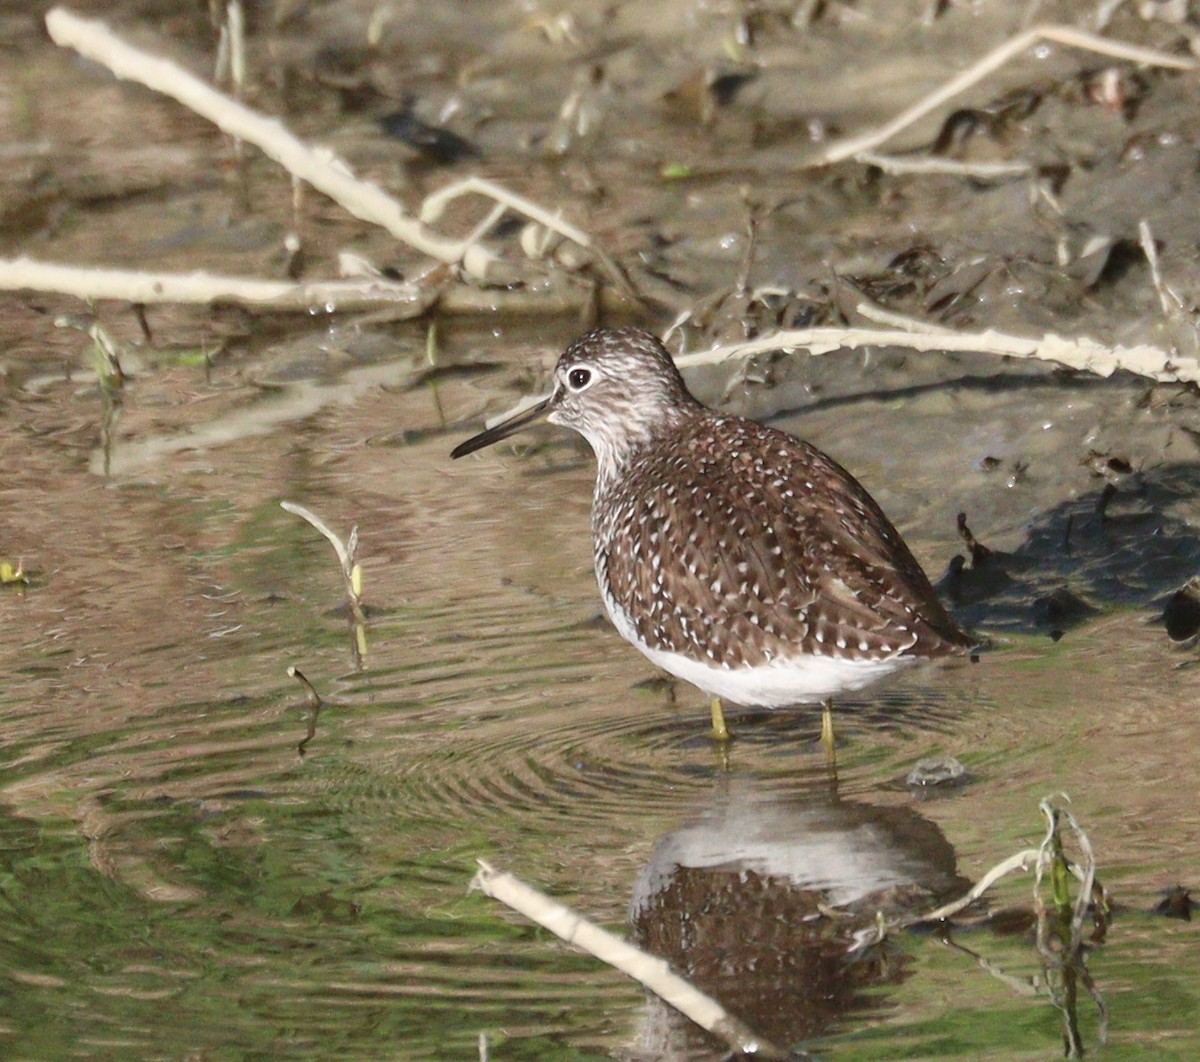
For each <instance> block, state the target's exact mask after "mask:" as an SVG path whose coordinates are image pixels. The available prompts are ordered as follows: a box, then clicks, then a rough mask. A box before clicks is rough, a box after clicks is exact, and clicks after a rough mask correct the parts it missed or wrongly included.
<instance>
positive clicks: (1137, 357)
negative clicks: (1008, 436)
mask: <svg viewBox="0 0 1200 1062" xmlns="http://www.w3.org/2000/svg"><path fill="white" fill-rule="evenodd" d="M867 346H871V347H906V348H908V349H910V350H938V351H947V352H958V353H970V352H974V353H980V354H999V355H1001V356H1003V357H1007V358H1035V359H1037V360H1039V361H1052V362H1056V363H1057V364H1059V365H1065V366H1067V367H1068V368H1072V369H1079V370H1081V371H1084V372H1092V373H1095V374H1096V375H1097V376H1111V375H1112V374H1113V373H1114V372H1116V371H1117V370H1118V369H1123V370H1125V371H1126V372H1132V373H1135V374H1136V375H1138V376H1145V377H1148V378H1149V379H1152V380H1159V381H1162V382H1190V383H1196V382H1200V362H1197V361H1196V360H1195V359H1194V358H1186V357H1179V356H1176V355H1172V354H1170V353H1169V352H1168V351H1165V350H1162V349H1161V348H1159V347H1151V346H1146V345H1138V346H1133V347H1122V346H1114V347H1110V346H1106V345H1105V344H1103V343H1098V342H1097V341H1096V340H1094V339H1088V338H1087V337H1086V336H1081V337H1077V338H1071V337H1069V336H1056V335H1054V334H1052V333H1047V334H1046V335H1044V336H1041V337H1040V338H1028V337H1025V336H1014V335H1009V334H1007V333H1005V332H997V331H995V330H993V329H988V330H987V331H985V332H947V331H944V330H942V329H940V328H933V329H930V330H928V331H926V332H914V331H911V330H908V329H904V330H901V329H876V328H797V329H792V330H788V331H784V332H775V333H773V334H771V335H766V336H760V337H759V338H757V339H753V340H750V341H748V342H746V343H734V344H731V345H729V346H724V347H714V348H713V349H712V350H705V351H699V352H697V353H694V354H683V355H680V356H679V357H678V358H676V359H675V363H676V364H677V365H678V366H679V367H680V368H687V367H688V366H691V365H709V364H712V363H714V362H719V361H724V360H725V359H726V358H745V357H749V356H750V355H752V354H760V353H763V352H765V351H768V350H797V349H800V348H804V349H806V350H808V352H809V353H810V354H814V355H816V354H828V353H830V351H834V350H840V349H842V348H845V347H850V348H852V349H853V348H858V347H867Z"/></svg>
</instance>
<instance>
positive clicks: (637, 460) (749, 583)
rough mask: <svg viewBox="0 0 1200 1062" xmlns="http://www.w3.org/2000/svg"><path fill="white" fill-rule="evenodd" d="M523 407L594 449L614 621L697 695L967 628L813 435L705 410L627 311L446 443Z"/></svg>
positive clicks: (812, 671)
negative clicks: (515, 405) (533, 401)
mask: <svg viewBox="0 0 1200 1062" xmlns="http://www.w3.org/2000/svg"><path fill="white" fill-rule="evenodd" d="M539 420H548V421H550V422H551V423H552V424H560V425H562V426H563V427H566V428H572V429H574V430H575V431H577V432H579V433H580V434H581V435H582V436H583V437H584V438H585V439H587V441H588V442H589V443H590V444H591V447H592V449H593V450H594V451H595V454H596V462H597V472H596V488H595V495H594V498H593V502H592V539H593V548H594V554H595V565H596V579H597V580H598V582H599V584H600V593H601V596H602V597H603V598H604V605H605V608H606V609H607V610H608V614H609V616H610V617H611V619H612V621H613V624H614V625H615V626H616V628H617V630H618V631H619V632H620V634H621V635H622V637H624V638H625V639H626V640H627V641H630V642H632V643H633V644H634V645H635V646H636V647H637V648H638V649H639V650H641V652H642V653H644V654H645V655H646V656H647V657H648V658H649V659H650V660H651V661H653V662H654V663H655V664H657V665H658V666H659V667H661V668H663V669H664V670H665V671H668V672H670V673H671V674H672V675H675V676H678V677H679V678H682V679H685V680H686V681H688V682H690V683H692V684H693V685H695V686H698V687H699V688H700V689H702V690H704V691H705V692H706V693H708V694H709V695H710V696H711V697H712V712H713V730H714V733H715V734H716V736H717V737H719V738H724V737H728V731H727V730H726V728H725V723H724V717H723V713H722V712H721V703H720V702H721V698H724V699H726V700H729V701H733V702H735V703H737V704H743V705H748V706H753V707H768V708H776V707H782V706H784V705H792V704H802V703H814V702H818V701H819V702H823V703H824V704H825V713H824V719H823V727H822V737H823V739H824V740H825V741H826V742H827V744H828V747H829V749H830V750H832V742H833V731H832V720H831V717H830V700H831V698H833V697H834V696H835V695H837V694H840V693H843V692H846V691H849V690H857V689H861V688H862V687H864V686H866V685H868V684H870V683H872V682H874V681H876V680H877V679H880V678H883V677H884V676H885V675H888V674H890V673H892V672H894V671H896V670H897V669H899V668H902V667H904V666H906V665H910V664H914V663H917V662H919V661H922V660H930V659H935V658H939V657H949V656H963V655H966V654H968V653H969V652H970V651H971V650H972V649H973V648H974V646H975V644H976V643H975V641H974V640H973V639H972V638H971V637H970V636H969V635H967V634H966V633H965V632H963V631H962V630H960V629H959V627H958V626H957V625H956V624H955V623H954V621H953V620H952V619H951V618H950V616H949V615H948V614H947V613H946V610H945V609H944V608H943V607H942V605H941V603H940V602H939V601H938V599H937V595H936V593H935V592H934V590H933V587H932V586H931V585H930V583H929V579H928V577H927V576H926V575H925V573H924V572H923V571H922V570H921V566H920V565H919V564H918V563H917V561H916V559H915V558H914V557H913V555H912V553H911V552H910V551H909V548H908V546H906V545H905V544H904V540H903V539H902V538H901V537H900V533H899V532H898V531H897V530H896V529H895V527H893V526H892V523H891V521H890V520H888V518H887V516H885V515H884V512H883V510H882V509H881V508H880V507H879V505H878V504H876V502H875V500H874V499H873V498H872V497H871V496H870V495H869V494H868V493H867V492H866V490H865V489H864V488H863V486H862V485H861V484H860V483H859V482H858V481H857V480H856V479H855V478H854V477H853V476H852V475H850V473H849V472H847V471H846V470H845V469H844V468H842V467H841V465H839V464H837V463H836V462H835V461H834V460H833V459H832V458H830V457H828V456H827V455H826V454H824V453H822V452H821V451H820V450H818V449H817V448H816V447H815V446H813V445H812V444H811V443H807V442H804V441H803V440H801V439H797V438H795V437H794V436H791V435H788V434H786V433H784V432H781V431H778V430H776V429H774V428H769V427H766V426H765V425H762V424H759V423H757V422H755V421H752V420H747V419H746V418H744V417H739V416H733V415H730V414H726V413H722V412H720V411H718V410H714V409H710V408H708V407H707V406H705V405H703V404H701V403H700V402H698V401H697V400H696V399H695V398H694V397H692V395H691V393H690V392H689V391H688V389H687V387H686V385H685V384H684V382H683V377H682V376H680V374H679V370H678V369H677V368H676V367H675V363H674V362H673V361H672V360H671V356H670V355H669V354H668V353H667V351H666V350H665V349H664V347H663V346H662V344H661V343H660V342H659V341H658V340H657V339H656V338H655V337H654V336H653V335H651V334H650V333H649V332H646V331H644V330H642V329H640V328H617V329H597V330H595V331H592V332H589V333H587V334H586V335H584V336H582V337H581V338H580V339H578V340H576V341H575V342H574V343H572V344H571V346H570V347H568V348H567V350H566V352H565V353H564V354H563V355H562V357H561V358H559V360H558V364H557V366H556V367H555V370H554V390H553V392H552V393H551V394H550V395H549V396H548V397H547V398H546V399H544V400H543V401H541V402H539V403H538V404H537V405H535V406H533V407H531V408H530V409H527V410H524V411H522V412H521V413H518V414H516V415H515V416H512V417H509V418H508V419H507V420H505V421H503V422H501V423H499V424H496V425H495V426H494V427H491V428H489V429H487V430H486V431H483V432H481V433H480V434H478V435H476V436H474V437H473V438H471V439H468V440H467V441H466V442H464V443H461V444H460V445H459V446H457V447H455V449H454V451H453V452H452V454H451V456H452V457H462V456H463V455H464V454H469V453H472V452H473V451H475V450H478V449H480V448H482V447H484V446H488V445H490V444H491V443H494V442H497V441H498V440H500V439H503V438H506V437H507V436H509V435H512V434H513V433H514V432H517V431H519V430H521V429H522V428H524V427H526V426H528V425H530V424H533V423H534V422H536V421H539Z"/></svg>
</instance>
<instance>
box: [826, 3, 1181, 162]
mask: <svg viewBox="0 0 1200 1062" xmlns="http://www.w3.org/2000/svg"><path fill="white" fill-rule="evenodd" d="M1043 41H1052V42H1054V43H1055V44H1063V45H1066V46H1067V47H1071V48H1082V49H1084V50H1085V51H1089V52H1096V53H1097V54H1099V55H1107V56H1111V57H1112V58H1114V59H1124V60H1127V61H1129V62H1131V63H1142V64H1144V65H1146V66H1162V67H1167V68H1169V69H1172V70H1195V69H1196V68H1197V63H1196V61H1195V60H1193V59H1186V58H1183V57H1181V56H1178V55H1169V54H1168V53H1166V52H1160V51H1158V50H1157V49H1154V48H1142V47H1139V46H1138V45H1134V44H1126V43H1125V42H1124V41H1114V40H1109V39H1108V38H1107V37H1100V36H1097V35H1096V34H1094V33H1088V32H1086V31H1084V30H1080V29H1075V28H1074V27H1073V26H1034V27H1032V28H1031V29H1028V30H1026V31H1025V32H1024V33H1020V34H1018V35H1017V36H1016V37H1013V38H1012V39H1011V40H1008V41H1005V43H1004V44H1002V45H1000V46H999V47H998V48H995V49H993V50H992V51H990V52H988V54H987V55H985V56H983V58H981V59H978V60H976V61H975V62H974V63H972V64H971V65H970V66H969V67H967V69H966V70H964V71H963V72H962V73H961V74H957V75H956V76H955V77H952V78H951V79H950V80H949V81H947V82H946V83H945V84H944V85H942V86H941V87H940V88H938V89H937V90H936V91H934V92H931V93H930V94H929V95H927V96H925V97H924V98H922V99H920V100H918V101H917V102H916V103H914V104H912V105H911V106H909V107H906V108H905V109H904V110H903V111H901V112H900V113H899V114H898V115H896V117H894V118H892V119H891V120H890V121H888V122H885V123H884V124H883V125H880V126H877V127H876V128H874V129H869V130H867V131H866V132H865V133H860V134H859V135H858V136H852V137H847V138H846V139H844V140H835V141H834V142H833V143H831V144H829V145H828V146H826V148H825V149H824V151H822V152H821V153H820V154H819V155H818V156H817V157H816V158H815V159H813V160H812V161H811V162H810V163H809V165H810V166H824V165H827V164H829V163H832V162H841V161H842V160H843V159H848V158H854V157H857V156H859V155H861V153H862V152H864V151H870V150H871V149H872V148H876V147H878V146H879V145H880V144H883V143H886V142H887V141H888V140H891V138H892V137H894V136H895V135H896V134H897V133H899V132H901V131H902V130H904V129H907V128H908V127H909V126H910V125H913V124H914V123H916V122H918V121H920V120H921V119H922V118H924V117H925V116H926V115H927V114H929V113H931V112H932V111H935V110H937V108H938V107H940V106H941V105H942V104H943V103H945V102H946V101H947V100H950V99H953V98H954V97H955V96H957V95H958V94H959V93H961V92H965V91H966V90H967V89H969V88H971V87H972V86H973V85H975V84H977V83H978V82H980V81H982V80H983V79H984V78H985V77H987V76H988V75H989V74H991V73H992V72H993V71H995V70H998V69H999V68H1000V67H1002V66H1003V65H1004V64H1005V63H1007V62H1008V61H1009V60H1010V59H1012V58H1014V57H1015V56H1018V55H1020V54H1021V53H1022V52H1024V51H1026V49H1028V48H1032V47H1033V46H1034V45H1035V44H1040V43H1041V42H1043Z"/></svg>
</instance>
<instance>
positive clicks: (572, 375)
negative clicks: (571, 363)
mask: <svg viewBox="0 0 1200 1062" xmlns="http://www.w3.org/2000/svg"><path fill="white" fill-rule="evenodd" d="M591 382H592V374H591V371H590V370H588V369H572V370H571V371H570V372H569V373H567V383H568V384H569V385H570V387H571V390H572V391H582V390H583V389H584V388H585V387H587V385H588V384H590V383H591Z"/></svg>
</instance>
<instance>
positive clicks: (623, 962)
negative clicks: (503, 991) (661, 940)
mask: <svg viewBox="0 0 1200 1062" xmlns="http://www.w3.org/2000/svg"><path fill="white" fill-rule="evenodd" d="M471 885H472V887H473V888H478V889H479V890H480V891H481V892H482V893H483V894H484V895H485V896H490V897H492V898H493V899H495V900H499V901H500V902H501V903H503V904H506V905H507V906H509V907H511V908H512V909H513V910H514V911H517V912H519V913H520V914H523V915H524V916H525V917H526V918H528V919H530V921H533V922H536V923H537V924H538V925H539V926H541V927H542V928H543V929H548V930H549V931H550V932H551V933H553V934H554V935H555V936H557V937H560V938H562V939H563V940H565V941H566V942H567V943H568V944H573V945H574V946H575V947H577V948H581V949H582V950H583V951H586V952H587V953H588V954H589V955H591V956H593V957H595V958H597V959H599V960H600V961H601V962H604V963H607V964H608V965H609V966H612V967H614V968H616V969H618V970H620V971H621V972H622V973H623V974H627V975H628V976H629V977H632V978H633V979H634V980H635V981H638V982H639V983H640V984H642V985H644V986H645V987H646V988H648V989H649V990H650V991H651V992H653V993H654V994H655V995H657V996H659V997H661V998H662V999H663V1000H664V1001H665V1002H666V1003H668V1004H670V1005H671V1006H672V1007H674V1008H675V1009H676V1010H678V1011H679V1012H680V1013H681V1014H684V1015H686V1016H687V1017H688V1018H690V1019H691V1020H692V1021H694V1022H695V1023H696V1024H697V1025H699V1026H700V1027H701V1028H702V1029H705V1030H707V1031H708V1032H710V1033H712V1034H713V1035H714V1036H719V1037H721V1039H723V1040H725V1042H726V1043H728V1044H729V1045H730V1047H732V1048H734V1049H735V1050H736V1051H741V1052H745V1053H747V1054H756V1055H757V1056H759V1057H762V1058H784V1057H786V1056H785V1055H784V1054H783V1053H782V1052H781V1051H780V1050H779V1049H778V1048H777V1047H775V1046H774V1045H773V1044H769V1043H766V1042H765V1041H763V1040H762V1039H760V1038H759V1037H756V1036H755V1035H754V1034H753V1032H751V1030H749V1029H747V1028H746V1027H745V1026H744V1025H743V1024H742V1023H741V1022H740V1021H739V1020H738V1019H737V1018H735V1017H733V1015H731V1014H730V1013H729V1012H728V1011H727V1010H726V1009H725V1008H724V1007H722V1006H721V1004H720V1003H718V1002H717V1001H716V1000H715V999H712V998H711V997H710V996H706V995H705V994H704V993H703V992H701V991H700V990H699V989H698V988H696V987H695V986H694V985H691V984H689V983H688V982H687V981H685V980H684V979H683V978H682V977H680V976H679V975H678V974H677V973H675V972H674V971H672V969H671V968H670V966H668V965H667V963H666V962H665V961H664V960H663V959H660V958H657V957H656V956H654V955H649V954H647V953H646V952H644V951H642V950H641V949H640V948H637V947H635V946H634V945H632V944H630V943H629V942H628V941H625V940H622V939H621V938H620V937H618V936H616V935H615V934H613V933H610V932H608V930H606V929H601V928H600V927H599V926H598V925H596V924H595V923H593V922H589V921H588V920H587V919H586V918H584V917H583V916H582V915H580V914H576V913H575V912H574V911H572V910H571V909H570V908H569V907H566V906H564V905H563V904H561V903H559V902H558V901H557V900H554V899H551V898H550V897H549V896H547V895H546V894H545V893H543V892H539V891H538V890H537V889H535V888H533V887H532V886H530V885H526V884H525V883H524V882H523V881H521V880H520V879H519V878H516V877H514V876H513V875H512V874H509V873H506V872H505V871H502V870H497V869H496V868H495V867H493V866H492V865H491V864H490V863H487V862H485V861H484V860H482V859H481V860H479V873H478V874H476V875H475V880H474V881H472V882H471Z"/></svg>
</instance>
